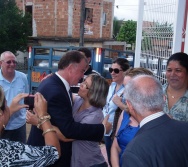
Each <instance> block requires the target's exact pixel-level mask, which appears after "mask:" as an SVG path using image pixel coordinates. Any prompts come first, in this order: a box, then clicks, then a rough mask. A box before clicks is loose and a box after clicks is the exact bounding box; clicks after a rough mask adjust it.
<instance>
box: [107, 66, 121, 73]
mask: <svg viewBox="0 0 188 167" xmlns="http://www.w3.org/2000/svg"><path fill="white" fill-rule="evenodd" d="M113 71H114V73H116V74H118V73H119V72H120V71H123V70H119V69H118V68H111V67H110V68H109V72H110V73H112V72H113Z"/></svg>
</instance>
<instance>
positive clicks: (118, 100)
mask: <svg viewBox="0 0 188 167" xmlns="http://www.w3.org/2000/svg"><path fill="white" fill-rule="evenodd" d="M112 101H113V102H114V103H115V104H116V105H117V106H119V103H122V102H121V101H122V97H119V96H118V95H117V94H115V95H114V96H113V99H112Z"/></svg>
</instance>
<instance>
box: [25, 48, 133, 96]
mask: <svg viewBox="0 0 188 167" xmlns="http://www.w3.org/2000/svg"><path fill="white" fill-rule="evenodd" d="M87 48H88V49H90V51H91V53H92V59H91V66H92V68H93V70H95V71H97V72H98V73H100V74H101V75H102V76H103V77H104V78H106V79H107V81H108V82H109V83H110V82H111V75H110V73H109V71H108V69H109V67H111V64H112V61H113V59H114V58H115V57H122V58H126V59H128V60H129V63H130V66H132V67H133V66H134V58H135V53H134V52H133V51H120V50H113V49H108V48H94V47H91V48H90V47H87ZM78 49H79V47H74V46H72V47H71V46H69V47H47V46H33V47H32V48H30V51H29V57H28V81H29V90H30V93H31V94H34V93H35V92H36V90H37V87H38V86H39V84H40V82H41V80H42V79H43V78H44V77H45V76H46V75H48V74H50V73H54V72H56V71H57V69H58V61H59V60H60V58H61V57H62V56H63V55H64V54H65V53H66V52H68V51H70V50H78Z"/></svg>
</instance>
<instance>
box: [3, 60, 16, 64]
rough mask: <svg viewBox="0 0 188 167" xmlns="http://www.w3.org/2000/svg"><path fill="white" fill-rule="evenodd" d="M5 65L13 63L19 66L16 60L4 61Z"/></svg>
mask: <svg viewBox="0 0 188 167" xmlns="http://www.w3.org/2000/svg"><path fill="white" fill-rule="evenodd" d="M2 61H4V60H2ZM4 62H5V63H7V64H9V65H10V64H11V63H13V64H17V61H15V60H8V61H4Z"/></svg>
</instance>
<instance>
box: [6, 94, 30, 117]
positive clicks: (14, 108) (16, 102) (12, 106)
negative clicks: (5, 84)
mask: <svg viewBox="0 0 188 167" xmlns="http://www.w3.org/2000/svg"><path fill="white" fill-rule="evenodd" d="M28 95H29V94H28V93H20V94H18V95H17V96H16V97H14V98H13V100H12V103H11V104H10V107H9V109H10V115H12V114H13V113H15V112H16V111H18V110H20V109H22V108H28V107H29V106H28V105H26V104H19V102H20V100H22V99H23V98H24V97H27V96H28Z"/></svg>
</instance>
